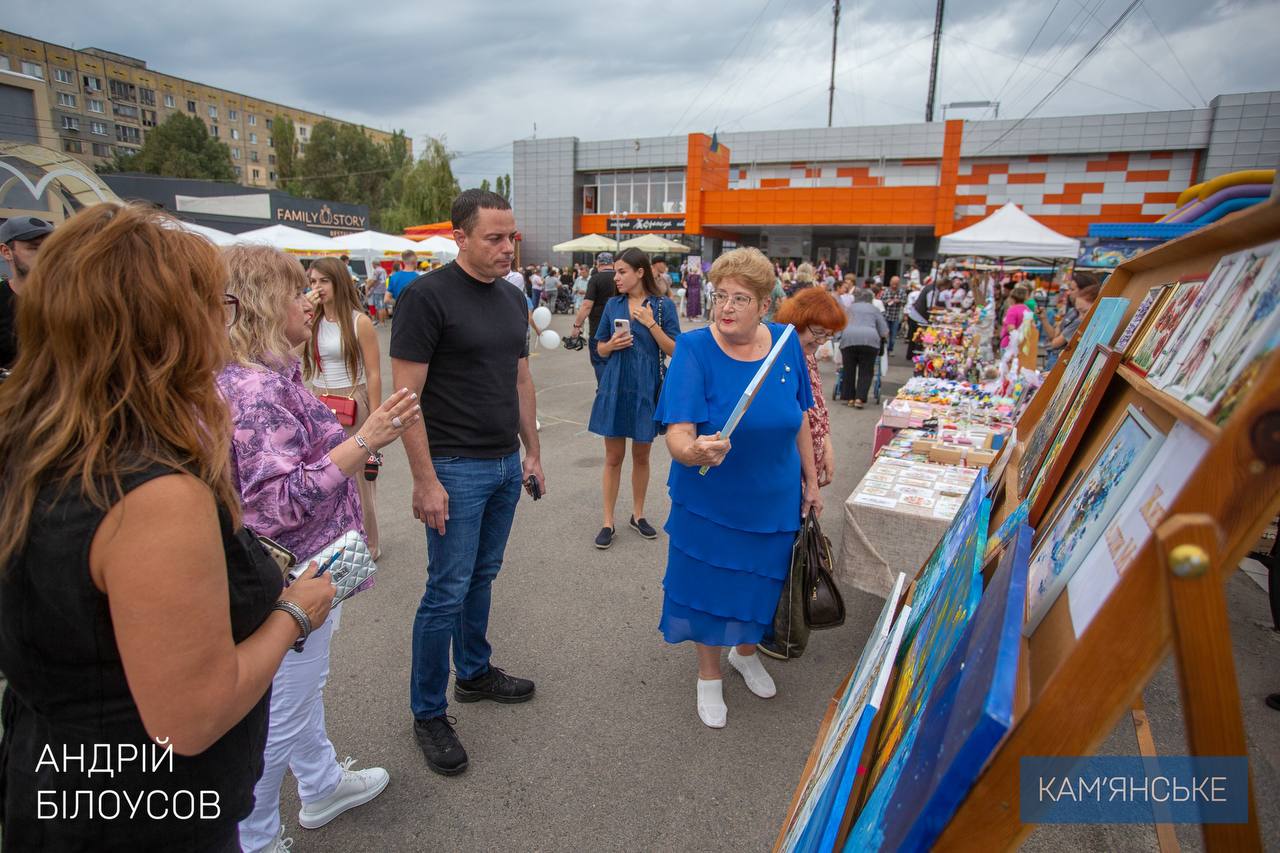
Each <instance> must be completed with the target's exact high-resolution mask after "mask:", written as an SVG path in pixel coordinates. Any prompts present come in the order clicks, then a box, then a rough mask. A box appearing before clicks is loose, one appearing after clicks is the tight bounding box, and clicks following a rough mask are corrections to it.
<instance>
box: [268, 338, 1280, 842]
mask: <svg viewBox="0 0 1280 853" xmlns="http://www.w3.org/2000/svg"><path fill="white" fill-rule="evenodd" d="M569 324H570V319H569V318H568V317H564V316H557V317H555V318H554V321H553V324H552V327H553V328H555V329H557V330H558V331H560V332H561V333H564V332H567V331H568V326H569ZM696 325H697V324H688V323H686V329H688V328H694V327H696ZM379 336H380V338H381V341H382V348H383V353H384V365H383V371H384V372H383V376H384V377H385V378H384V388H388V389H389V388H390V367H389V364H388V363H387V362H386V360H385V353H386V349H387V340H388V337H389V329H388V328H387V327H382V328H380V329H379ZM531 367H532V371H533V375H534V379H535V382H536V384H537V387H538V413H539V418H540V419H541V421H542V430H541V433H540V439H541V443H542V460H543V468H544V471H545V473H546V476H547V487H548V494H547V495H546V496H545V497H544V498H543V500H541V501H538V502H536V503H535V502H533V501H532V500H530V499H529V498H528V497H527V496H524V497H522V499H521V502H520V506H519V509H518V510H517V513H516V520H515V525H514V527H513V530H512V533H511V538H510V541H509V543H508V546H507V551H506V560H505V563H504V565H503V569H502V572H501V574H500V575H499V576H498V579H497V581H496V583H495V584H494V590H493V608H492V615H491V621H490V629H489V638H490V640H491V642H492V644H493V648H494V657H493V662H494V663H495V664H497V665H498V666H501V667H503V668H504V669H506V670H507V671H509V672H511V673H512V674H515V675H519V676H523V677H527V678H532V679H534V680H535V681H536V683H537V695H536V696H535V698H534V699H533V700H532V701H531V702H529V703H526V704H522V705H497V704H493V703H477V704H470V705H459V704H456V703H455V704H452V705H451V706H450V713H451V714H453V715H455V716H456V717H457V730H458V734H459V736H460V738H461V739H462V742H463V744H464V745H465V746H466V748H467V751H468V753H469V755H470V768H469V769H468V770H467V772H466V773H464V774H463V775H461V776H458V777H454V778H444V777H441V776H438V775H436V774H434V773H432V772H431V771H430V770H429V769H428V768H427V766H426V764H425V763H424V761H423V758H422V755H421V753H420V752H419V750H418V747H417V745H416V743H415V741H414V737H413V732H412V724H413V719H412V716H411V714H410V712H409V686H408V684H409V666H410V648H411V627H412V623H413V615H414V612H415V610H416V608H417V605H418V601H419V599H420V597H421V595H422V590H423V587H424V584H425V580H426V540H425V535H424V530H423V526H422V525H421V524H420V523H418V522H416V521H415V520H414V519H413V515H412V511H411V508H410V490H411V479H410V476H409V471H408V467H407V464H406V462H405V460H404V455H403V452H402V450H401V449H400V447H399V446H398V445H397V446H394V447H391V448H388V450H387V452H386V464H385V465H384V467H383V469H382V474H381V476H380V477H379V479H378V522H379V528H380V531H381V537H382V542H381V548H382V554H383V556H382V559H381V560H380V562H379V568H380V570H379V573H378V580H377V586H376V588H374V589H373V590H371V591H368V592H365V593H362V594H361V595H359V596H357V597H356V598H355V599H353V600H351V601H350V602H348V604H347V605H345V607H344V610H345V613H344V615H343V618H342V624H341V628H340V630H339V632H338V633H337V635H336V636H335V638H334V642H333V656H332V671H331V673H330V677H329V682H328V686H327V687H326V690H325V707H326V713H327V718H328V721H327V725H328V732H329V736H330V738H331V739H332V741H333V743H334V745H335V747H336V748H337V751H338V757H339V758H340V759H341V758H344V757H346V756H348V755H350V756H354V757H355V758H356V762H357V763H356V765H355V766H356V767H367V766H371V765H377V766H382V767H385V768H386V769H387V770H388V771H389V772H390V774H391V783H390V785H389V786H388V788H387V790H386V791H385V792H384V793H383V794H382V795H381V796H380V797H378V798H377V799H376V800H374V801H373V802H371V803H369V804H368V805H365V806H362V807H360V808H358V809H355V810H352V811H350V812H348V813H347V814H345V815H343V816H341V817H339V818H338V819H337V820H335V821H334V822H333V823H331V824H329V825H328V826H326V827H324V828H322V829H319V830H312V831H308V830H303V829H300V828H299V827H298V825H297V808H298V802H297V795H296V786H295V783H294V781H293V779H292V777H291V776H290V777H286V780H285V794H284V800H283V802H284V816H285V822H286V825H287V834H288V835H290V836H292V837H293V838H294V846H293V848H292V849H293V850H294V851H295V853H307V851H318V850H328V851H418V850H433V851H452V850H468V851H472V850H485V851H487V850H513V849H515V850H522V851H523V850H527V851H560V850H564V851H568V850H574V851H577V850H584V849H586V850H593V851H597V850H598V851H609V850H662V851H686V850H688V851H719V850H725V851H730V850H732V851H741V850H767V849H769V847H770V846H771V845H772V843H773V840H774V838H775V836H776V834H777V831H778V827H779V825H780V822H781V820H782V818H783V816H784V812H785V810H786V807H787V804H788V802H789V800H790V798H791V795H792V792H793V790H794V788H795V786H796V783H797V781H798V778H799V775H800V772H801V769H802V767H803V765H804V761H805V758H806V756H807V754H808V751H809V749H810V747H811V746H812V743H813V740H814V737H815V735H816V733H817V729H818V724H819V721H820V719H821V717H822V714H823V712H824V709H825V707H826V703H827V701H828V699H829V698H830V697H831V695H832V693H833V692H834V691H835V690H836V688H837V687H838V685H839V683H840V682H841V680H842V679H843V678H844V676H845V675H846V673H847V672H848V670H849V668H850V667H851V665H852V663H853V662H854V661H855V659H856V657H857V655H858V653H859V651H860V650H861V647H862V643H863V640H864V639H865V637H866V636H867V634H868V633H870V630H871V626H872V624H873V623H874V621H875V618H876V616H877V614H878V612H879V609H880V606H881V603H882V602H881V601H880V600H879V599H877V598H875V597H873V596H869V595H866V594H863V593H860V592H857V591H855V590H852V589H849V588H845V589H844V596H845V602H846V605H847V609H848V618H847V620H846V622H845V624H844V625H843V626H841V627H840V628H837V629H834V630H829V631H822V632H815V633H814V635H813V638H812V640H811V643H810V646H809V648H808V650H807V651H806V653H805V655H804V657H803V658H802V659H800V660H798V661H791V662H786V663H780V662H774V661H766V666H767V668H768V669H769V671H770V672H771V674H772V675H773V677H774V679H775V681H776V682H777V685H778V695H777V696H776V697H774V698H772V699H768V700H763V699H758V698H756V697H755V696H753V695H752V694H751V693H749V692H748V690H747V688H746V685H745V684H744V683H743V681H742V679H741V677H739V676H738V675H737V674H736V673H734V672H733V670H732V669H731V668H729V667H728V666H727V665H726V666H725V673H726V674H725V700H726V703H727V704H728V708H729V722H728V726H727V727H726V728H724V729H721V730H718V731H717V730H711V729H708V728H706V727H705V726H703V725H702V723H701V722H700V721H699V720H698V716H697V712H696V710H695V701H694V700H695V690H694V685H695V676H696V667H695V661H694V653H693V649H692V647H690V646H689V645H688V644H685V645H682V646H669V645H667V644H666V643H665V642H663V640H662V637H661V635H660V634H659V633H658V617H659V613H660V611H661V606H662V574H663V568H664V564H665V557H666V548H667V543H666V535H665V534H663V533H661V532H660V535H659V538H658V540H657V541H646V540H644V539H642V538H641V537H640V536H639V535H638V534H636V533H635V532H633V531H631V530H629V529H627V528H626V527H625V523H626V519H627V517H628V516H629V515H630V514H631V497H630V491H629V477H630V475H629V470H630V469H629V462H628V466H627V470H626V471H625V472H624V476H623V487H622V494H621V496H620V498H619V501H618V509H617V514H618V518H619V519H620V520H621V524H620V525H619V528H618V532H617V538H616V540H615V544H614V545H613V547H612V549H610V550H608V551H603V552H602V551H598V550H596V548H595V547H593V544H592V540H593V538H594V537H595V534H596V533H597V531H598V530H599V529H600V526H601V510H600V503H601V498H600V472H601V466H602V463H603V454H604V448H603V441H602V440H601V439H600V438H598V437H596V436H594V435H591V434H590V433H588V432H587V429H586V423H587V420H588V416H589V413H590V410H591V403H592V399H593V396H594V392H595V379H594V374H593V373H592V370H591V367H590V364H589V363H588V360H587V354H586V351H585V350H583V351H579V352H571V351H568V350H565V349H558V350H554V351H548V350H537V351H535V353H534V354H533V355H532V357H531ZM907 375H909V372H908V370H907V368H906V367H905V363H904V362H902V361H900V360H899V361H897V362H896V366H895V367H894V368H893V369H892V370H891V371H890V375H889V377H888V381H887V384H886V394H889V393H890V392H891V390H892V388H893V382H894V381H897V382H901V381H904V380H905V378H906V376H907ZM823 381H824V386H825V388H824V390H825V393H826V394H827V398H828V400H830V395H831V390H832V383H833V381H834V376H833V373H832V368H831V366H830V365H829V364H826V365H824V366H823ZM877 417H878V412H877V411H876V410H875V409H874V407H868V408H867V409H866V410H862V411H858V410H853V409H846V408H844V407H838V408H835V409H833V410H832V412H831V422H832V438H833V444H834V447H835V450H836V458H837V473H836V478H835V482H834V483H833V484H832V485H831V486H829V487H827V488H826V489H825V490H824V495H825V498H826V507H827V508H826V512H825V514H824V516H823V522H824V529H825V530H826V532H827V534H828V535H829V536H830V537H831V538H832V540H833V543H834V545H835V547H836V550H837V553H838V550H839V536H840V519H841V504H842V502H843V499H844V498H845V497H846V496H847V495H848V494H849V493H850V492H852V490H853V488H854V486H855V485H856V484H857V482H858V480H859V479H860V478H861V477H862V475H863V473H865V471H866V469H867V467H868V466H869V465H870V461H871V457H870V452H871V439H872V432H873V427H874V425H875V423H876V420H877ZM669 465H670V457H669V455H668V454H667V451H666V448H665V446H664V445H663V443H662V441H661V440H659V441H658V442H656V443H655V445H654V450H653V458H652V471H653V473H652V479H651V482H650V488H649V496H648V501H647V509H646V515H647V516H648V518H649V519H650V520H651V521H652V523H653V524H654V525H655V526H656V527H658V528H661V525H662V522H663V521H664V520H665V518H666V515H667V511H668V508H669V505H670V504H669V500H668V498H667V494H666V487H665V481H666V473H667V470H668V468H669ZM1250 587H1252V588H1250ZM1228 592H1229V597H1230V601H1231V604H1232V608H1233V619H1234V624H1233V634H1234V636H1235V639H1236V641H1237V642H1236V646H1237V652H1238V655H1237V657H1238V664H1237V665H1238V666H1239V668H1240V679H1241V690H1242V694H1243V697H1242V700H1243V703H1244V705H1245V707H1246V722H1247V724H1248V725H1250V732H1251V736H1252V738H1253V741H1254V743H1255V745H1256V746H1257V751H1256V752H1255V758H1261V759H1262V761H1257V760H1255V761H1254V763H1253V768H1254V781H1255V785H1257V786H1258V788H1257V790H1258V791H1259V797H1258V799H1259V805H1260V810H1261V811H1262V812H1263V817H1264V821H1265V822H1266V823H1265V826H1266V827H1267V828H1269V829H1270V830H1271V832H1270V833H1269V837H1270V838H1272V839H1275V838H1277V837H1278V836H1277V835H1276V828H1277V827H1280V819H1278V818H1277V807H1276V805H1275V803H1274V792H1275V791H1276V790H1277V788H1276V781H1277V773H1276V768H1277V767H1280V738H1277V737H1276V734H1277V730H1278V729H1280V714H1276V713H1275V712H1272V711H1269V710H1267V709H1266V708H1261V710H1259V706H1260V705H1261V697H1262V696H1264V695H1265V694H1266V693H1268V692H1272V691H1275V690H1280V683H1278V682H1277V680H1276V679H1275V672H1276V669H1275V660H1276V656H1277V652H1278V651H1280V635H1275V634H1274V633H1273V632H1270V631H1268V630H1265V626H1263V625H1262V621H1263V620H1264V612H1265V609H1266V603H1265V597H1264V595H1263V594H1262V593H1261V591H1260V590H1258V589H1257V588H1256V586H1253V585H1252V582H1251V581H1247V580H1244V579H1242V578H1241V577H1239V576H1238V577H1236V578H1235V579H1233V581H1232V582H1231V584H1230V586H1229V589H1228ZM1148 713H1149V714H1150V716H1151V719H1152V726H1153V729H1154V731H1155V734H1156V739H1157V743H1158V744H1160V745H1161V748H1162V750H1164V749H1165V744H1166V743H1168V744H1169V749H1168V750H1167V751H1170V752H1173V751H1177V749H1178V746H1177V745H1178V744H1180V743H1181V742H1182V741H1181V740H1180V739H1181V738H1182V734H1181V721H1180V717H1179V716H1178V714H1177V687H1176V681H1175V680H1174V677H1173V675H1172V673H1171V671H1170V670H1169V668H1168V667H1166V668H1165V670H1164V671H1162V672H1161V673H1159V674H1158V675H1157V676H1156V679H1155V680H1154V681H1153V683H1152V687H1151V688H1149V689H1148ZM1268 714H1269V715H1270V716H1269V717H1268V716H1267V715H1268ZM1105 748H1106V749H1107V750H1109V751H1115V752H1128V753H1132V752H1135V751H1136V746H1135V745H1134V740H1133V732H1132V726H1128V727H1127V728H1126V725H1125V723H1124V722H1123V721H1122V722H1121V724H1120V726H1118V727H1117V730H1116V733H1115V734H1114V735H1113V736H1112V738H1111V739H1110V740H1109V741H1108V743H1107V745H1106V747H1105ZM1181 749H1182V750H1185V745H1183V746H1182V747H1181ZM1268 792H1269V793H1268ZM1269 800H1270V801H1269ZM1180 838H1181V839H1182V840H1183V843H1184V844H1188V845H1189V846H1194V845H1195V843H1196V836H1195V834H1194V833H1193V832H1182V833H1180ZM1063 845H1066V846H1067V847H1068V848H1069V849H1126V850H1129V849H1156V846H1155V836H1154V833H1153V832H1152V831H1151V828H1150V827H1121V828H1095V827H1086V828H1070V829H1068V830H1059V829H1057V828H1045V829H1041V830H1038V831H1037V833H1036V834H1035V835H1033V836H1032V838H1031V839H1030V841H1029V843H1028V845H1027V848H1028V849H1046V850H1048V849H1055V850H1056V849H1060V848H1061V847H1062V846H1063Z"/></svg>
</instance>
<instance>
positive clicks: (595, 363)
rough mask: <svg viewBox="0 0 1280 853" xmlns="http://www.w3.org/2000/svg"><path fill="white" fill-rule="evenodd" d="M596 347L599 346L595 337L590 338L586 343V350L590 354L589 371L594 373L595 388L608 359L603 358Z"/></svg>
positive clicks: (598, 384) (598, 383) (598, 385)
mask: <svg viewBox="0 0 1280 853" xmlns="http://www.w3.org/2000/svg"><path fill="white" fill-rule="evenodd" d="M597 346H599V343H598V342H597V341H596V339H595V337H592V338H591V339H590V340H589V341H587V350H588V352H590V353H591V369H592V370H594V371H595V372H596V387H597V388H599V387H600V375H601V374H602V373H604V366H605V364H607V363H608V359H606V358H604V357H603V356H601V355H600V353H599V352H597V351H596V347H597Z"/></svg>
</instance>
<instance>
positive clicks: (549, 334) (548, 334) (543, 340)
mask: <svg viewBox="0 0 1280 853" xmlns="http://www.w3.org/2000/svg"><path fill="white" fill-rule="evenodd" d="M543 310H546V309H543ZM538 343H540V344H542V346H543V347H545V348H546V349H555V348H556V347H558V346H560V334H559V333H558V332H557V331H555V330H554V329H547V330H546V331H545V332H543V333H542V334H540V335H538Z"/></svg>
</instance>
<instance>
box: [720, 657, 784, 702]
mask: <svg viewBox="0 0 1280 853" xmlns="http://www.w3.org/2000/svg"><path fill="white" fill-rule="evenodd" d="M729 666H731V667H733V668H734V669H736V670H737V671H738V672H740V673H742V678H743V680H744V681H746V682H747V689H748V690H750V691H751V692H752V693H754V694H756V695H757V696H759V697H760V698H761V699H771V698H772V697H774V696H776V695H777V693H778V687H777V685H775V684H774V683H773V677H772V676H770V675H769V673H768V671H767V670H766V669H765V668H764V664H762V663H761V662H760V655H758V654H750V655H740V654H738V650H737V649H736V648H734V649H729Z"/></svg>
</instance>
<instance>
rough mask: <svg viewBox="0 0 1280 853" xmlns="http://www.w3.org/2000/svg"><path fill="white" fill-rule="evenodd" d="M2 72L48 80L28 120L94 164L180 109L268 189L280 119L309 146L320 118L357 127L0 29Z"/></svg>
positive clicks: (254, 183)
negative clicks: (43, 106)
mask: <svg viewBox="0 0 1280 853" xmlns="http://www.w3.org/2000/svg"><path fill="white" fill-rule="evenodd" d="M0 71H10V72H13V73H16V74H22V75H25V76H27V77H31V78H34V79H36V80H39V81H41V82H42V84H43V86H44V89H45V92H46V94H47V98H48V104H49V112H48V115H49V116H50V118H48V119H45V118H43V117H41V118H34V117H33V118H31V119H30V120H31V121H41V122H44V121H48V122H49V123H50V126H49V127H42V128H41V130H42V131H44V132H42V133H39V134H37V135H39V136H41V137H48V136H53V137H56V138H57V140H58V141H57V146H58V147H59V148H61V149H62V150H63V151H65V152H66V153H68V154H70V155H71V156H73V157H75V158H76V159H78V160H80V161H82V162H84V163H86V164H87V165H89V166H90V167H92V166H95V165H97V164H98V163H101V162H104V161H106V160H109V159H111V157H112V156H113V155H114V154H115V152H116V151H125V152H133V151H137V150H139V149H140V148H141V147H142V143H143V142H144V141H145V140H146V136H147V133H148V132H149V131H150V129H151V128H153V127H155V126H156V125H157V124H159V123H160V122H162V121H164V120H165V119H166V118H168V117H169V116H170V115H172V114H173V113H179V112H180V113H185V114H187V115H190V116H196V117H199V118H200V119H201V120H202V121H203V122H204V123H205V125H206V126H207V127H208V128H209V133H210V134H211V135H212V136H213V137H215V138H216V139H219V140H221V141H222V142H225V143H226V144H227V146H228V147H229V148H230V149H231V160H232V163H233V165H234V166H235V170H236V176H237V178H238V180H239V183H241V184H243V185H245V186H250V187H263V188H270V187H274V186H275V185H276V178H277V173H276V152H275V148H274V147H273V146H272V141H271V129H272V127H273V125H274V123H275V121H277V120H278V119H280V118H284V117H287V118H289V119H292V120H293V124H294V128H295V133H296V134H297V138H298V143H299V145H300V146H302V147H304V148H305V146H306V144H307V141H308V137H309V135H310V132H311V130H312V128H314V127H315V125H316V124H317V123H318V122H320V121H324V120H326V119H328V120H329V121H334V122H338V123H341V124H353V122H344V121H342V120H341V119H337V118H334V117H332V116H324V115H320V114H319V113H313V112H308V111H307V110H300V109H297V108H294V107H288V106H284V105H282V104H277V103H273V102H271V101H266V100H262V99H261V98H255V97H252V96H250V95H244V94H240V93H238V92H230V91H227V90H226V89H219V88H217V87H215V86H208V85H205V84H203V83H195V82H192V81H190V80H184V79H182V78H181V77H174V76H172V75H169V74H162V73H160V72H158V71H155V70H153V69H150V68H148V67H147V63H146V62H145V61H143V60H141V59H135V58H133V57H130V56H125V55H123V54H119V53H113V52H111V51H108V50H101V49H98V48H85V49H84V50H74V49H72V48H69V47H63V46H62V45H58V44H53V43H52V42H46V41H41V40H39V39H33V38H28V37H26V36H23V35H19V34H17V33H12V32H7V31H5V30H0ZM9 124H12V122H7V123H6V122H0V138H11V137H12V136H14V135H15V133H14V132H13V131H9V132H8V133H6V130H7V129H8V125H9ZM362 129H363V130H364V131H365V133H367V134H368V135H369V137H370V138H371V139H373V140H375V141H378V142H382V141H385V140H387V139H389V138H390V137H391V134H389V133H386V132H384V131H381V130H373V129H371V128H362ZM23 135H24V136H25V137H28V138H29V137H30V136H31V135H32V134H30V133H26V134H23Z"/></svg>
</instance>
